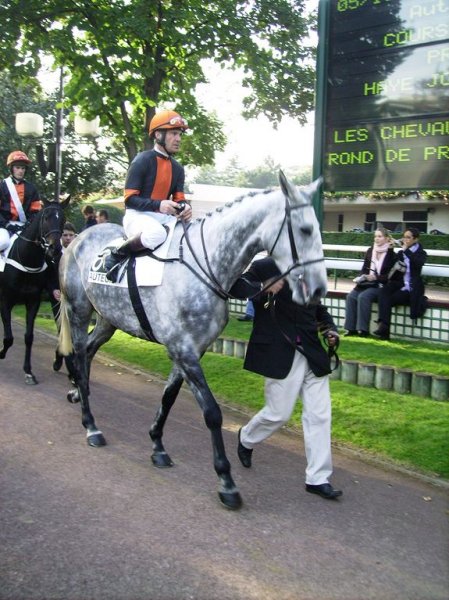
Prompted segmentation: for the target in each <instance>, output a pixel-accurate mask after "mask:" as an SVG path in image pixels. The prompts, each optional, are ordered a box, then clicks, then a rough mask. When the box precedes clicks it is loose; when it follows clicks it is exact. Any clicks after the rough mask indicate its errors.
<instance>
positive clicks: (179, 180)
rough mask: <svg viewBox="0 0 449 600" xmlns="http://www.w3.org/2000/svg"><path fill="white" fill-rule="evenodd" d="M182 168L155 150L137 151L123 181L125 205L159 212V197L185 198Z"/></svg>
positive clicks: (173, 160)
mask: <svg viewBox="0 0 449 600" xmlns="http://www.w3.org/2000/svg"><path fill="white" fill-rule="evenodd" d="M184 179H185V173H184V167H183V166H182V165H180V164H179V162H178V161H176V160H175V159H174V158H173V157H171V156H168V157H166V156H164V155H162V154H160V153H159V152H156V150H146V151H145V152H141V153H140V154H138V155H137V156H136V157H135V159H134V160H133V161H132V163H131V164H130V166H129V170H128V174H127V176H126V183H125V207H126V208H133V209H134V210H140V211H151V212H158V211H159V207H160V204H161V200H169V199H171V200H174V201H175V202H179V201H181V200H185V196H184Z"/></svg>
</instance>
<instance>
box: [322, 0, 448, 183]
mask: <svg viewBox="0 0 449 600" xmlns="http://www.w3.org/2000/svg"><path fill="white" fill-rule="evenodd" d="M329 22H330V24H329V27H330V31H329V45H328V60H327V62H328V70H327V84H326V106H327V108H326V128H325V138H326V139H325V147H324V152H323V173H324V181H325V189H326V190H329V191H351V190H366V191H368V190H395V189H398V190H401V189H404V190H405V189H444V188H448V187H449V0H330V19H329Z"/></svg>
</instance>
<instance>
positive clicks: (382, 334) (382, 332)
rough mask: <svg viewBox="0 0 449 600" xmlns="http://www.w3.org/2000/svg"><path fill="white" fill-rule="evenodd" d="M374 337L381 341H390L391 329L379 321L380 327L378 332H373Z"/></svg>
mask: <svg viewBox="0 0 449 600" xmlns="http://www.w3.org/2000/svg"><path fill="white" fill-rule="evenodd" d="M373 335H375V336H376V337H377V338H379V339H380V340H389V339H390V327H389V326H388V325H387V324H386V323H383V322H382V321H379V327H378V328H377V329H376V331H373Z"/></svg>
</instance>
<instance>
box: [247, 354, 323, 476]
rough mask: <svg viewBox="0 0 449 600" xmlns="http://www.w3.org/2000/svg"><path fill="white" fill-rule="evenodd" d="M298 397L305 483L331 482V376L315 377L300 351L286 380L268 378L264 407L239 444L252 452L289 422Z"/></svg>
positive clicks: (251, 421)
mask: <svg viewBox="0 0 449 600" xmlns="http://www.w3.org/2000/svg"><path fill="white" fill-rule="evenodd" d="M298 396H300V397H301V399H302V403H303V410H302V427H303V432H304V447H305V452H306V460H307V466H306V483H308V484H311V485H321V484H322V483H328V481H329V477H330V476H331V474H332V453H331V398H330V391H329V377H328V376H327V375H326V376H324V377H317V376H316V375H314V374H313V373H312V371H311V370H310V368H309V363H308V361H307V359H306V358H305V356H303V355H302V354H300V353H299V352H295V358H294V360H293V365H292V368H291V369H290V373H289V374H288V375H287V377H286V378H285V379H269V378H266V379H265V406H264V408H262V410H260V411H259V412H258V413H257V414H256V415H255V416H254V417H253V418H252V419H251V420H250V421H249V423H248V424H247V425H245V427H243V428H242V431H241V434H240V441H241V442H242V444H243V445H244V446H245V448H249V449H251V448H253V447H254V445H255V444H258V443H260V442H262V441H263V440H265V439H267V438H268V437H269V436H270V435H272V434H273V433H275V431H277V430H278V429H279V428H280V427H282V426H283V425H285V423H287V422H288V420H289V419H290V417H291V414H292V412H293V409H294V407H295V404H296V400H297V398H298Z"/></svg>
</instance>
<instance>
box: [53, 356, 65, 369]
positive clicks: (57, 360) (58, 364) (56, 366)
mask: <svg viewBox="0 0 449 600" xmlns="http://www.w3.org/2000/svg"><path fill="white" fill-rule="evenodd" d="M62 361H63V358H62V356H58V357H57V358H55V360H54V361H53V371H59V370H60V369H61V367H62Z"/></svg>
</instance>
